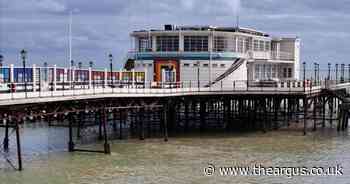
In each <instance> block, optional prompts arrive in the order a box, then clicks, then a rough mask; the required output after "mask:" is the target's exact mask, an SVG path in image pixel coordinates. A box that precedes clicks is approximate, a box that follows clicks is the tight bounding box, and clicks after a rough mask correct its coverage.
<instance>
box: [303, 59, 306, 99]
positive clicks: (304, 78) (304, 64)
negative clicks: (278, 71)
mask: <svg viewBox="0 0 350 184" xmlns="http://www.w3.org/2000/svg"><path fill="white" fill-rule="evenodd" d="M303 70H304V71H303V72H304V74H303V81H304V92H305V91H306V86H305V85H306V81H305V80H306V63H305V62H303Z"/></svg>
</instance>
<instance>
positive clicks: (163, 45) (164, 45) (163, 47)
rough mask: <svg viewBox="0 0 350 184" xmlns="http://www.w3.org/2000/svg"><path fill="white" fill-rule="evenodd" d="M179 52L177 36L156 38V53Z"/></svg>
mask: <svg viewBox="0 0 350 184" xmlns="http://www.w3.org/2000/svg"><path fill="white" fill-rule="evenodd" d="M178 50H179V37H178V36H157V51H158V52H176V51H178Z"/></svg>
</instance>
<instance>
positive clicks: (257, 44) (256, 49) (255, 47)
mask: <svg viewBox="0 0 350 184" xmlns="http://www.w3.org/2000/svg"><path fill="white" fill-rule="evenodd" d="M254 51H259V40H254Z"/></svg>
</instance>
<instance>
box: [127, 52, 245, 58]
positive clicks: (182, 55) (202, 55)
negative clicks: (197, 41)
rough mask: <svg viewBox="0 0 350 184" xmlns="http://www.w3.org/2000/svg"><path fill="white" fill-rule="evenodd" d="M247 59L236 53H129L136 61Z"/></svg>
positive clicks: (129, 56) (243, 55)
mask: <svg viewBox="0 0 350 184" xmlns="http://www.w3.org/2000/svg"><path fill="white" fill-rule="evenodd" d="M240 57H246V54H244V53H236V52H211V53H210V52H135V51H131V52H129V53H128V58H130V59H135V60H154V59H156V58H157V59H168V58H171V59H183V60H210V59H212V60H235V59H236V58H240Z"/></svg>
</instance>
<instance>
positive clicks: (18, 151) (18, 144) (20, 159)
mask: <svg viewBox="0 0 350 184" xmlns="http://www.w3.org/2000/svg"><path fill="white" fill-rule="evenodd" d="M16 140H17V158H18V170H19V171H22V170H23V167H22V150H21V137H20V134H19V125H18V121H16Z"/></svg>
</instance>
